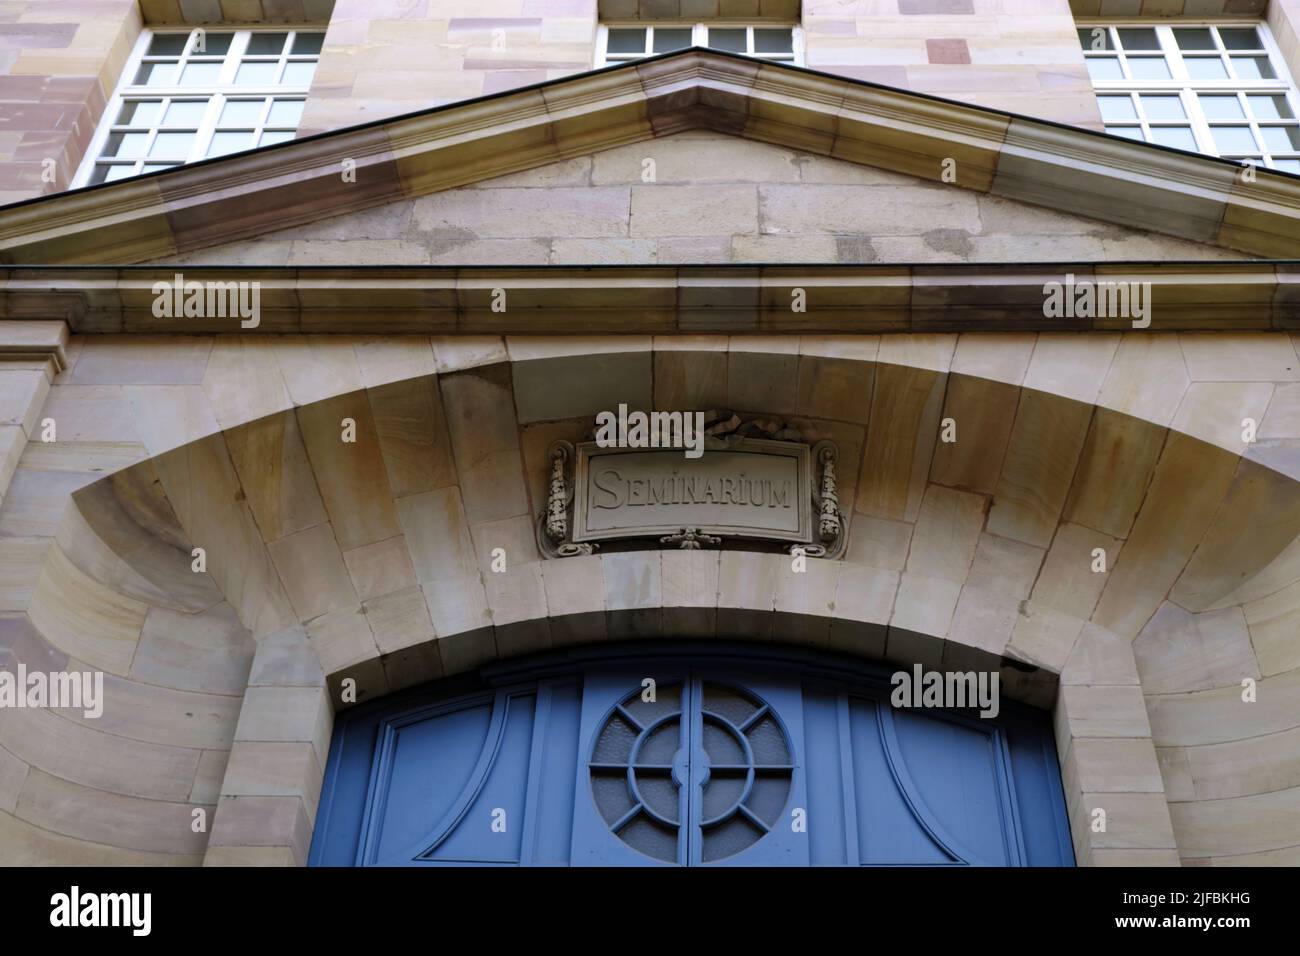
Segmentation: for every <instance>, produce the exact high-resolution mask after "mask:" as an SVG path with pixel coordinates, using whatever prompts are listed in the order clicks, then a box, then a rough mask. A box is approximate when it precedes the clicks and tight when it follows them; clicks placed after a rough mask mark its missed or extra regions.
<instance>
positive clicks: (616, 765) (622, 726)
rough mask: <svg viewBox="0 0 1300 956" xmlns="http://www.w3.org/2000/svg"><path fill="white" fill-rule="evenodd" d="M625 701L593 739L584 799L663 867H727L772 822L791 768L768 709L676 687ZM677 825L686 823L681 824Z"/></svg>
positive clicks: (709, 689)
mask: <svg viewBox="0 0 1300 956" xmlns="http://www.w3.org/2000/svg"><path fill="white" fill-rule="evenodd" d="M655 697H656V699H655V700H653V701H646V700H644V699H643V698H642V694H641V691H640V690H636V691H633V692H632V693H630V694H628V695H627V697H625V698H624V699H623V700H622V701H621V702H620V703H619V704H618V705H617V706H616V707H615V708H614V710H613V711H612V712H611V713H610V715H609V717H608V718H607V719H606V721H605V723H604V725H603V726H602V727H601V729H600V731H599V732H598V733H597V735H596V742H595V745H594V748H593V751H592V757H591V761H590V764H589V769H590V774H591V786H592V795H593V798H594V799H595V802H596V807H597V809H598V810H599V811H600V814H601V816H602V818H603V819H604V820H605V823H606V824H607V825H608V826H609V828H610V830H611V831H613V833H614V834H615V835H616V836H618V838H619V839H620V840H622V841H623V842H624V843H626V844H627V845H628V846H631V847H632V848H633V849H635V850H638V851H640V852H641V853H644V854H646V855H647V856H650V857H653V858H655V859H658V860H663V861H665V862H669V863H684V862H688V861H689V859H690V858H691V856H693V855H695V854H694V853H693V852H692V850H691V848H690V844H695V845H697V846H698V851H696V852H698V858H699V859H700V860H701V861H703V862H705V863H709V862H714V861H717V860H722V859H726V858H727V857H730V856H733V855H735V854H736V853H739V852H740V851H742V850H744V849H746V848H748V847H749V846H752V845H753V844H754V843H757V842H758V841H759V840H760V839H762V837H763V836H764V835H765V834H766V833H768V832H769V831H770V830H771V829H772V827H773V826H775V825H776V823H777V821H778V820H779V819H780V817H781V815H782V812H783V811H784V809H785V804H786V802H787V800H788V798H789V794H790V787H791V779H792V774H793V772H794V767H793V765H792V762H791V753H792V751H791V747H790V742H789V739H788V738H787V736H786V733H785V730H784V729H783V727H782V726H781V723H780V721H779V720H778V719H777V716H776V714H775V713H774V712H773V711H772V709H771V708H770V707H769V705H768V704H767V703H765V702H764V701H762V700H761V699H760V698H759V697H758V696H757V695H755V694H753V693H752V692H750V691H747V690H741V689H740V688H737V687H732V686H727V685H723V684H719V683H713V682H707V681H706V682H698V681H697V682H694V683H692V682H678V683H673V684H667V685H664V686H661V687H659V688H658V690H657V693H656V695H655ZM684 824H685V825H684Z"/></svg>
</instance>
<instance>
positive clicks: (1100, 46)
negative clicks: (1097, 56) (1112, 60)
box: [1077, 27, 1115, 51]
mask: <svg viewBox="0 0 1300 956" xmlns="http://www.w3.org/2000/svg"><path fill="white" fill-rule="evenodd" d="M1077 32H1078V34H1079V46H1081V47H1083V48H1084V49H1085V50H1088V51H1094V50H1113V49H1115V44H1114V43H1112V42H1111V39H1110V31H1109V30H1108V29H1106V28H1105V27H1079V28H1078V30H1077Z"/></svg>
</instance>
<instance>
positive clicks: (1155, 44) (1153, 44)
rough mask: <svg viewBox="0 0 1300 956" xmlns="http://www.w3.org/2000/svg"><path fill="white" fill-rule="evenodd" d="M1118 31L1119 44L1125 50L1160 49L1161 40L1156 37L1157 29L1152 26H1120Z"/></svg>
mask: <svg viewBox="0 0 1300 956" xmlns="http://www.w3.org/2000/svg"><path fill="white" fill-rule="evenodd" d="M1117 32H1118V33H1119V45H1120V46H1121V47H1123V48H1124V49H1125V50H1158V49H1160V40H1159V39H1158V38H1157V37H1156V31H1155V30H1153V29H1151V28H1150V27H1136V28H1126V27H1120V29H1119V30H1118V31H1117Z"/></svg>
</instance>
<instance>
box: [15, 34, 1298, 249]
mask: <svg viewBox="0 0 1300 956" xmlns="http://www.w3.org/2000/svg"><path fill="white" fill-rule="evenodd" d="M688 131H708V132H711V133H720V134H726V135H731V136H735V137H739V138H742V139H744V140H747V141H750V142H755V143H765V144H769V145H771V146H773V147H776V148H780V149H785V150H789V151H795V152H797V153H799V154H807V155H811V156H816V157H820V158H823V159H827V160H836V161H839V162H841V163H848V164H853V165H856V166H859V167H864V168H870V169H875V170H880V171H884V172H887V173H892V174H899V175H903V176H908V177H913V178H914V179H917V180H923V181H926V182H928V183H931V184H934V186H935V187H936V188H942V189H943V190H944V191H945V194H947V193H954V194H955V193H958V192H960V191H966V192H971V193H976V194H983V195H986V196H994V197H999V198H1001V199H1003V200H1008V201H1010V202H1013V203H1023V204H1026V205H1029V206H1038V207H1042V208H1045V209H1049V210H1054V211H1056V212H1060V213H1064V214H1066V215H1069V216H1076V217H1082V218H1086V219H1091V220H1095V221H1097V222H1100V223H1104V224H1109V225H1112V226H1122V227H1125V228H1127V229H1130V230H1138V231H1141V232H1150V233H1160V234H1162V235H1166V236H1170V237H1173V238H1176V239H1182V240H1186V241H1190V242H1195V243H1202V244H1208V245H1215V246H1219V247H1222V248H1225V249H1230V250H1233V251H1235V252H1236V253H1238V254H1242V253H1244V254H1246V255H1259V256H1270V257H1295V256H1300V177H1293V176H1289V175H1285V174H1281V173H1274V172H1271V171H1260V172H1259V173H1258V175H1257V176H1255V177H1253V178H1252V179H1251V180H1249V181H1248V180H1247V179H1246V178H1245V177H1243V176H1242V170H1241V169H1240V168H1238V167H1235V166H1234V165H1233V164H1231V163H1228V162H1225V161H1222V160H1217V159H1212V158H1209V157H1204V156H1196V155H1192V154H1188V153H1182V152H1179V151H1176V150H1168V149H1163V148H1159V147H1154V146H1150V145H1147V144H1143V143H1134V142H1131V141H1128V140H1122V139H1118V138H1116V137H1110V136H1105V135H1102V134H1097V133H1093V132H1090V131H1087V130H1082V129H1075V128H1070V127H1062V126H1059V125H1056V124H1052V123H1048V122H1044V121H1039V120H1033V119H1028V118H1024V117H1019V116H1015V115H1012V114H1008V113H1003V112H999V111H996V110H990V109H985V108H981V107H975V106H970V105H968V104H961V103H955V102H951V101H946V100H940V99H936V98H934V97H929V96H925V95H922V94H918V93H913V92H908V91H903V90H896V89H891V88H888V87H882V86H878V85H873V84H868V83H863V82H860V81H855V80H850V79H845V78H842V77H835V76H828V75H825V74H820V73H816V72H813V71H810V70H804V69H799V68H795V67H790V66H787V65H784V64H776V63H767V62H759V61H755V60H752V59H748V58H745V57H738V56H732V55H727V54H721V53H716V52H713V51H704V50H698V49H691V50H686V51H681V52H678V53H674V54H670V55H666V56H663V57H657V58H652V59H649V60H644V61H640V62H636V63H632V64H627V65H624V66H620V67H616V68H612V69H606V70H600V71H595V72H592V73H586V74H580V75H577V76H572V77H567V78H564V79H558V80H553V81H550V82H547V83H544V84H541V85H539V86H535V87H530V88H527V89H522V90H516V91H512V92H508V93H503V94H498V95H495V96H491V97H486V98H483V99H479V100H472V101H468V102H463V103H455V104H451V105H448V106H445V107H439V108H436V109H432V110H427V111H424V112H420V113H414V114H410V115H407V116H402V117H396V118H393V119H390V120H385V121H380V122H376V123H371V124H367V125H363V126H357V127H351V128H347V129H341V130H336V131H332V132H329V133H323V134H319V135H316V136H310V137H305V138H303V139H300V140H295V141H293V142H290V143H284V144H280V145H277V146H274V147H269V148H266V149H262V150H255V151H252V152H248V153H242V154H236V155H233V156H228V157H223V158H220V159H216V160H211V161H206V162H202V163H196V164H193V165H190V166H184V167H178V168H176V169H174V170H169V171H165V172H162V173H158V174H154V175H149V176H143V177H139V178H137V179H133V180H124V181H121V182H117V183H111V184H106V185H103V186H96V187H91V188H87V189H82V190H75V191H72V192H68V193H63V194H58V195H54V196H49V197H44V198H42V199H38V200H31V201H28V202H25V203H18V204H15V205H13V206H10V207H7V208H5V209H4V210H3V212H4V216H3V225H0V260H2V261H4V262H8V263H14V264H24V263H49V264H55V263H61V264H68V263H104V264H115V263H142V262H158V261H162V260H166V259H169V258H171V257H174V256H190V255H192V254H194V253H197V252H198V251H200V250H205V249H212V248H214V247H218V246H222V245H229V244H232V243H237V242H241V241H245V240H249V239H252V238H255V237H266V236H269V235H271V234H274V233H279V232H281V231H283V230H285V229H288V228H291V227H298V228H301V227H307V226H309V225H310V224H317V223H321V222H322V221H324V220H330V219H336V218H337V217H339V216H340V215H341V214H344V213H360V212H361V211H363V210H371V209H372V208H373V207H380V206H388V207H391V206H393V205H394V204H401V203H410V204H411V206H412V209H413V210H414V209H416V208H418V206H419V205H420V200H422V199H425V198H427V197H429V196H431V195H433V194H437V193H442V192H444V191H446V190H452V189H456V188H457V187H467V186H478V185H479V184H483V183H486V182H488V181H491V180H494V179H496V178H497V177H501V176H505V175H508V174H518V173H521V172H524V171H528V170H537V169H539V167H545V166H548V165H551V166H554V167H556V168H560V167H563V166H564V164H565V163H566V162H567V161H570V160H573V159H575V158H580V157H589V156H593V155H596V154H601V153H604V152H607V151H610V150H614V149H617V148H618V147H625V146H628V145H631V144H645V143H648V142H651V141H662V140H663V139H664V138H665V137H672V136H674V134H681V133H684V132H688ZM830 165H834V164H830ZM827 168H829V166H828V167H827ZM697 181H698V182H705V181H707V180H705V179H700V180H697ZM659 183H663V180H662V179H661V180H659ZM799 185H800V188H802V189H804V192H805V194H806V195H811V194H812V193H813V192H815V191H816V187H817V186H819V185H820V186H825V185H833V184H816V183H809V184H804V183H800V184H799ZM598 188H599V187H598V186H597V185H596V184H594V183H593V184H591V185H590V186H589V187H587V191H586V193H585V195H587V196H588V197H592V196H596V195H598V193H597V192H596V190H597V189H598ZM461 195H464V194H461ZM919 195H920V193H919V192H916V193H914V195H913V198H916V197H917V196H919ZM592 201H594V200H592ZM425 205H428V204H427V203H426V204H425ZM837 212H839V213H840V214H842V210H837ZM375 215H379V216H382V215H383V214H382V213H376V214H375ZM629 215H630V219H629V222H631V223H635V219H636V215H635V209H633V210H631V211H630V214H629ZM684 215H686V216H688V217H691V216H692V213H691V211H689V210H686V211H684ZM703 215H704V213H703V212H697V213H695V214H694V217H695V218H700V217H702V216H703ZM940 228H950V229H957V230H960V229H961V227H960V226H955V227H952V226H950V227H940ZM767 235H769V234H767V233H763V232H761V227H760V232H759V233H758V238H763V237H764V236H767ZM593 238H600V237H593ZM628 238H629V239H630V238H633V237H632V236H630V235H629V236H628ZM931 241H932V243H934V242H937V243H938V244H939V245H940V246H943V245H944V244H945V243H947V244H949V245H952V244H954V243H955V244H956V245H958V246H960V244H961V237H960V235H957V234H950V235H948V237H947V238H945V237H944V235H943V234H936V236H934V237H932V240H931ZM1103 241H1104V240H1103ZM1153 257H1155V258H1159V257H1160V256H1159V255H1158V254H1154V253H1153Z"/></svg>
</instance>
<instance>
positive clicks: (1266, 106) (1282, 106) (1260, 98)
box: [1246, 93, 1295, 119]
mask: <svg viewBox="0 0 1300 956" xmlns="http://www.w3.org/2000/svg"><path fill="white" fill-rule="evenodd" d="M1246 99H1247V100H1249V101H1250V111H1251V112H1252V113H1254V114H1255V119H1295V113H1294V112H1292V110H1291V104H1290V103H1288V102H1287V101H1286V97H1285V96H1282V95H1280V94H1279V95H1272V94H1263V95H1256V94H1253V93H1252V94H1250V95H1248V96H1247V97H1246Z"/></svg>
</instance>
